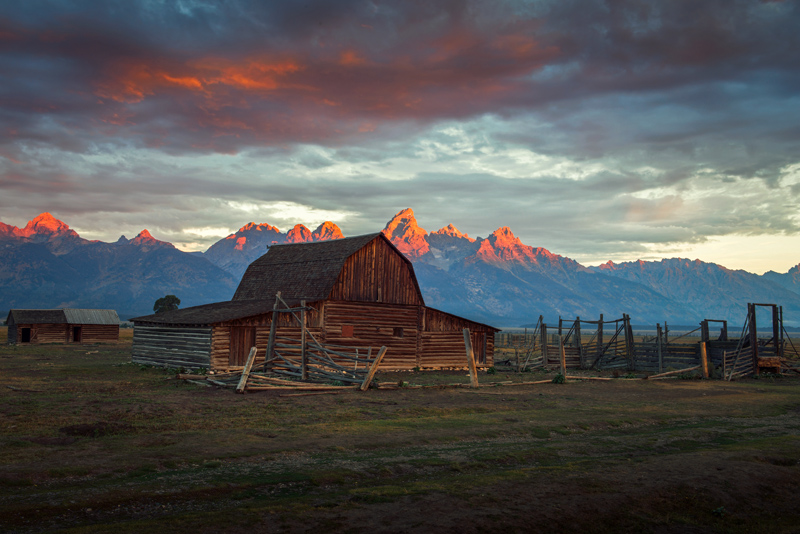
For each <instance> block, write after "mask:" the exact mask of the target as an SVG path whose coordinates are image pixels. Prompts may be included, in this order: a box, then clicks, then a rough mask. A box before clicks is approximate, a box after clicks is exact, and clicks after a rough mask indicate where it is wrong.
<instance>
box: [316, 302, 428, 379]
mask: <svg viewBox="0 0 800 534" xmlns="http://www.w3.org/2000/svg"><path fill="white" fill-rule="evenodd" d="M419 309H420V308H419V307H418V306H386V305H383V306H382V305H379V304H365V303H359V302H341V301H336V302H326V303H325V314H324V325H325V341H326V343H327V344H329V345H344V346H363V347H365V348H366V347H368V346H372V347H373V354H375V351H377V349H378V348H380V347H381V346H384V345H385V346H386V347H387V349H388V350H387V351H386V355H385V356H384V358H383V362H382V363H381V369H413V368H414V367H416V366H417V365H419V362H418V361H417V335H418V332H419V329H418V327H417V324H418V320H419V318H418V314H419ZM343 326H346V327H349V326H352V327H353V335H352V337H350V336H345V335H343V329H342V327H343ZM400 328H402V330H403V331H402V337H400V336H399V334H400V332H399V331H398V330H396V329H400Z"/></svg>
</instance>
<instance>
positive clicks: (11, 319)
mask: <svg viewBox="0 0 800 534" xmlns="http://www.w3.org/2000/svg"><path fill="white" fill-rule="evenodd" d="M6 324H7V325H8V343H10V344H16V343H116V342H118V341H119V316H118V315H117V312H116V311H114V310H89V309H77V308H65V309H56V310H11V311H10V312H8V318H7V319H6Z"/></svg>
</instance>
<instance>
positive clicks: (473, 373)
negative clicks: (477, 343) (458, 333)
mask: <svg viewBox="0 0 800 534" xmlns="http://www.w3.org/2000/svg"><path fill="white" fill-rule="evenodd" d="M464 347H465V348H466V351H467V367H468V368H469V381H470V384H471V385H472V387H474V388H476V387H478V370H477V369H476V368H475V353H474V352H473V351H472V341H471V340H470V333H469V328H465V329H464Z"/></svg>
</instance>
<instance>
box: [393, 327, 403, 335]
mask: <svg viewBox="0 0 800 534" xmlns="http://www.w3.org/2000/svg"><path fill="white" fill-rule="evenodd" d="M392 335H393V336H394V337H403V327H402V326H395V327H394V330H393V332H392Z"/></svg>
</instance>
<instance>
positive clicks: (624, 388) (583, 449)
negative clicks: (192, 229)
mask: <svg viewBox="0 0 800 534" xmlns="http://www.w3.org/2000/svg"><path fill="white" fill-rule="evenodd" d="M0 334H4V332H0ZM129 360H130V331H125V330H123V341H122V342H121V343H120V344H118V345H82V346H75V345H72V346H62V345H50V346H27V347H19V346H17V347H13V346H5V345H3V346H1V347H0V377H2V385H1V386H0V451H1V452H2V455H1V456H0V512H2V513H0V531H2V532H40V531H58V532H81V533H84V532H85V533H89V532H115V533H125V532H150V531H153V532H191V533H200V532H219V531H226V532H254V531H269V532H311V531H314V532H331V531H332V532H371V533H374V532H408V531H422V532H426V531H437V532H441V531H444V532H450V531H453V532H530V531H536V530H541V531H555V532H559V531H562V532H619V531H635V532H798V525H800V507H798V506H797V495H798V491H800V381H799V380H797V379H794V378H776V377H772V378H760V379H748V380H740V381H736V382H731V383H727V382H722V381H711V380H665V381H643V380H616V381H611V382H577V381H574V382H568V383H566V384H540V385H531V386H503V387H493V388H481V389H478V390H471V389H424V390H418V389H408V388H401V389H397V390H389V391H383V390H382V391H374V390H373V391H368V392H364V393H358V392H349V391H348V392H346V393H342V394H339V395H321V396H308V397H279V396H278V395H277V393H272V392H260V393H253V394H246V395H236V394H234V393H232V392H231V391H230V390H222V389H216V388H211V387H201V386H197V385H193V384H190V383H186V382H184V381H180V380H175V379H174V375H173V374H171V373H169V372H166V371H164V370H162V369H156V368H148V367H141V366H138V365H132V364H130V363H129ZM506 376H507V375H506V374H505V373H501V374H498V375H494V376H491V377H490V376H487V375H486V374H483V375H481V381H482V382H485V381H488V380H490V379H491V380H506V379H516V378H519V377H514V376H511V375H508V378H507V377H506ZM525 376H526V378H527V379H528V380H531V379H534V377H538V378H540V379H541V378H546V377H547V376H548V375H545V374H542V373H535V374H526V375H525ZM378 379H379V380H380V381H382V382H387V381H388V382H412V383H414V382H428V383H435V382H443V381H447V382H453V381H462V382H467V381H468V377H467V376H466V373H465V372H451V373H440V374H432V375H431V374H424V373H386V374H383V375H379V376H378Z"/></svg>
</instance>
